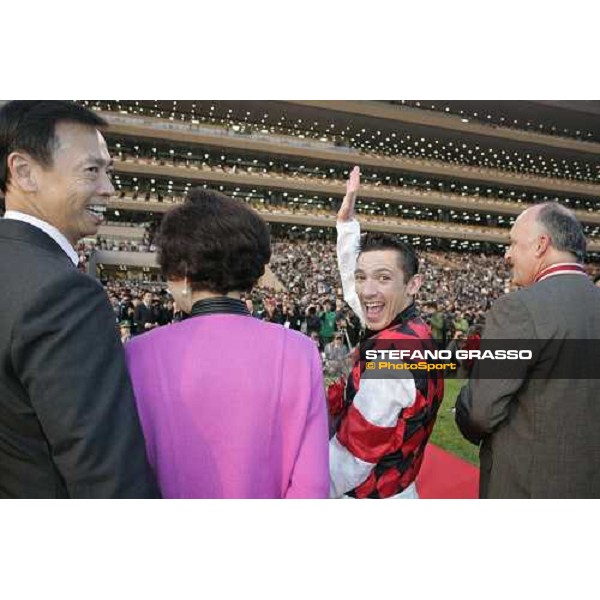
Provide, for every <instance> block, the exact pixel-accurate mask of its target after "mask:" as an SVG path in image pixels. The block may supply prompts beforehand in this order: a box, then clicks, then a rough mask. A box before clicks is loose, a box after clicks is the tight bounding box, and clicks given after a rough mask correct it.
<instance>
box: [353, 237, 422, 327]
mask: <svg viewBox="0 0 600 600" xmlns="http://www.w3.org/2000/svg"><path fill="white" fill-rule="evenodd" d="M354 278H355V281H356V292H357V294H358V298H359V300H360V303H361V307H362V310H363V313H364V315H365V321H366V324H367V327H368V328H369V329H372V330H374V331H380V330H382V329H385V328H386V327H387V326H388V325H389V324H390V323H391V322H392V321H393V320H394V318H395V317H396V315H397V314H398V313H400V312H402V311H403V310H404V309H405V308H406V307H407V306H409V305H410V304H411V303H412V302H413V299H414V295H415V294H416V293H417V291H418V290H419V288H420V287H421V283H422V279H421V276H420V275H414V276H413V277H410V278H408V281H407V277H406V275H405V273H404V270H403V268H402V266H401V255H400V253H399V251H398V250H391V249H386V250H368V251H364V252H362V253H361V255H360V256H359V258H358V263H357V267H356V271H355V273H354Z"/></svg>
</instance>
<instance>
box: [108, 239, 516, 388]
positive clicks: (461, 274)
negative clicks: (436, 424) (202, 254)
mask: <svg viewBox="0 0 600 600" xmlns="http://www.w3.org/2000/svg"><path fill="white" fill-rule="evenodd" d="M272 251H273V252H272V257H271V263H270V268H271V270H272V273H273V274H274V275H275V277H276V279H277V283H278V284H280V285H277V287H275V286H273V282H272V281H268V282H267V283H268V284H270V285H271V286H272V287H271V286H269V285H267V284H266V283H265V282H264V280H263V281H261V283H262V284H263V285H261V286H257V287H255V288H254V289H253V290H252V292H251V293H249V294H247V295H246V297H245V298H244V300H245V301H246V302H247V304H248V307H249V309H250V311H251V313H252V315H253V316H254V317H256V318H259V319H263V320H265V321H270V322H274V323H279V324H281V325H283V326H285V327H289V328H291V329H295V330H298V331H300V332H302V333H304V334H306V335H308V336H310V337H311V338H312V339H313V340H314V341H315V343H316V344H317V345H318V346H319V349H320V351H321V354H322V357H323V361H324V368H325V372H326V373H327V374H328V375H330V376H331V377H334V376H336V375H338V374H339V373H343V372H344V369H345V368H346V367H347V365H348V363H347V361H346V356H347V354H348V351H349V348H351V347H353V346H354V345H355V344H356V343H357V342H358V340H359V336H360V323H359V321H358V319H357V318H356V317H355V316H354V315H353V313H352V312H351V311H350V309H349V308H348V306H347V305H346V304H345V303H344V302H343V294H342V289H341V282H340V279H339V274H338V268H337V261H336V252H335V243H334V242H333V241H331V240H318V239H311V240H306V239H297V240H291V239H275V240H273V242H272ZM420 261H421V265H420V271H421V272H422V273H423V274H424V276H425V284H424V285H423V287H422V288H421V290H420V292H419V296H418V298H417V301H418V304H419V307H420V310H421V312H422V314H423V315H424V316H425V318H426V320H427V321H428V322H429V323H430V324H431V326H432V330H433V333H434V336H435V337H436V338H437V339H438V342H439V343H440V345H443V346H444V347H446V346H447V345H448V344H449V343H450V342H451V341H452V340H453V339H454V338H455V334H456V332H457V331H459V332H462V333H464V335H465V336H466V335H467V334H468V332H469V330H470V328H471V327H472V326H477V325H480V324H481V323H482V322H483V318H484V313H485V311H486V310H487V309H488V308H489V307H490V305H491V303H492V302H493V301H494V300H495V299H496V298H498V297H499V296H500V295H502V294H503V293H505V291H506V290H507V286H508V280H509V272H508V270H507V267H506V266H505V265H504V262H503V261H502V259H501V258H500V257H499V256H485V255H483V254H475V253H460V252H431V251H426V252H422V253H421V259H420ZM104 283H105V288H106V291H107V294H108V296H109V299H110V302H111V305H112V306H113V310H114V313H115V324H116V325H118V326H119V327H120V329H121V336H122V339H123V341H124V342H126V341H127V340H128V339H130V337H131V336H134V335H139V334H142V333H144V332H146V331H148V330H150V329H153V328H155V327H158V326H161V325H166V324H169V323H172V322H173V321H178V320H181V319H183V318H185V316H184V315H183V314H182V313H180V312H178V311H177V307H176V306H174V303H173V300H172V298H171V296H170V294H169V292H168V290H167V288H166V286H165V285H164V284H153V283H147V284H143V283H139V282H135V281H107V282H104Z"/></svg>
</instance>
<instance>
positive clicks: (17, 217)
mask: <svg viewBox="0 0 600 600" xmlns="http://www.w3.org/2000/svg"><path fill="white" fill-rule="evenodd" d="M4 218H5V219H12V220H13V221H23V222H24V223H29V224H30V225H33V226H34V227H37V228H38V229H41V230H42V231H43V232H44V233H45V234H46V235H49V236H50V237H51V238H52V239H53V240H54V241H55V242H56V243H57V244H58V245H59V246H60V247H61V248H62V249H63V250H64V252H65V254H66V255H67V256H68V257H69V258H70V259H71V262H72V263H73V264H74V265H75V266H77V265H78V264H79V256H78V255H77V252H75V250H74V249H73V246H71V244H70V243H69V240H68V239H67V238H66V237H65V236H64V235H63V234H62V233H61V232H60V231H59V230H58V229H56V227H54V225H50V223H46V221H42V220H41V219H38V218H37V217H32V216H31V215H27V214H25V213H22V212H19V211H18V210H7V211H6V213H4Z"/></svg>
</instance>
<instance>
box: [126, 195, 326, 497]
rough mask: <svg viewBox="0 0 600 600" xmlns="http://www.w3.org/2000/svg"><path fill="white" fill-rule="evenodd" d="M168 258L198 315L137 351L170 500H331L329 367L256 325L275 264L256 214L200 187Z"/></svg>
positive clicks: (147, 425) (164, 257)
mask: <svg viewBox="0 0 600 600" xmlns="http://www.w3.org/2000/svg"><path fill="white" fill-rule="evenodd" d="M157 245H158V252H159V254H158V260H159V263H160V265H161V268H162V271H163V273H164V275H165V277H166V278H167V281H168V283H169V287H170V290H171V293H172V294H173V296H174V298H175V301H176V303H177V306H178V307H180V308H181V309H182V310H183V311H184V312H186V313H188V314H189V315H190V318H187V319H186V320H184V321H182V322H180V323H176V324H173V325H169V326H167V327H161V328H158V329H155V330H153V331H151V332H149V333H147V334H145V335H143V336H140V337H139V338H137V339H135V340H133V341H132V342H130V343H129V344H128V345H127V346H126V351H127V358H128V363H129V368H130V373H131V378H132V381H133V385H134V390H135V395H136V402H137V406H138V411H139V414H140V420H141V423H142V428H143V431H144V437H145V439H146V446H147V450H148V456H149V459H150V462H151V464H152V466H153V468H154V470H155V472H156V475H157V477H158V481H159V485H160V488H161V491H162V495H163V497H165V498H327V497H328V493H329V474H328V426H327V416H326V404H325V396H324V390H323V380H322V372H321V362H320V359H319V354H318V352H317V350H316V348H315V347H314V345H313V344H312V342H311V341H310V340H309V339H308V338H307V337H305V336H303V335H301V334H299V333H297V332H295V331H290V330H289V329H286V328H284V327H282V326H280V325H276V324H274V323H265V322H263V321H260V320H259V319H254V318H252V317H251V315H250V313H249V311H248V308H247V306H246V304H245V303H244V302H243V301H242V300H241V296H242V294H246V293H248V292H250V290H251V289H252V287H253V286H254V285H255V284H256V282H257V281H258V279H259V278H260V277H261V276H262V275H263V273H264V271H265V265H266V264H267V263H268V262H269V259H270V256H271V248H270V236H269V230H268V228H267V225H266V223H265V222H264V221H263V220H262V219H261V218H260V216H259V215H258V214H257V213H255V212H254V211H252V210H251V209H250V208H248V207H247V206H245V205H244V204H242V203H241V202H239V201H237V200H233V199H231V198H228V197H227V196H224V195H223V194H219V193H217V192H211V191H206V190H203V189H200V188H196V189H194V190H192V191H191V193H190V197H189V199H188V200H187V202H186V203H185V204H183V205H182V206H179V207H177V208H175V209H174V210H172V211H170V212H168V213H167V214H166V215H165V217H164V219H163V222H162V225H161V229H160V232H159V234H158V238H157Z"/></svg>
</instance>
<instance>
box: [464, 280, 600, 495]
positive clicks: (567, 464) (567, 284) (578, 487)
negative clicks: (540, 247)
mask: <svg viewBox="0 0 600 600" xmlns="http://www.w3.org/2000/svg"><path fill="white" fill-rule="evenodd" d="M486 339H505V340H509V339H512V340H535V343H536V344H538V351H537V352H536V354H535V355H534V357H533V359H532V361H531V364H528V365H525V364H524V365H523V367H522V369H521V371H520V372H519V373H516V374H515V373H511V375H518V376H517V377H514V378H512V379H480V380H476V379H474V378H471V380H470V381H469V383H468V385H467V386H465V387H464V388H463V389H462V390H461V393H460V395H459V398H458V401H457V404H456V422H457V424H458V426H459V428H460V430H461V431H462V433H463V435H465V437H467V439H470V440H471V441H473V442H475V443H478V442H479V441H480V440H481V448H480V461H481V470H480V495H481V497H483V498H600V379H572V378H571V379H568V378H562V379H555V378H552V377H547V375H548V374H551V373H552V372H557V369H558V368H560V367H561V366H564V364H565V362H566V363H568V362H569V361H577V358H578V357H577V356H575V355H574V354H573V346H572V345H571V346H569V344H574V342H573V341H572V340H590V339H600V289H598V288H596V287H594V285H593V284H592V282H591V281H590V280H589V279H588V278H587V277H584V276H582V275H557V276H554V277H549V278H548V279H545V280H543V281H540V282H538V283H536V284H534V285H532V286H530V287H527V288H523V289H521V290H519V291H517V292H513V293H510V294H507V295H506V296H503V297H501V298H500V299H499V300H497V301H496V302H495V304H494V306H493V307H492V309H491V311H490V312H489V313H488V315H487V318H486V327H485V331H484V335H483V340H486ZM482 344H483V341H482ZM577 347H579V346H577ZM597 359H598V361H599V362H598V364H599V365H600V356H598V357H597ZM599 368H600V367H599ZM475 369H476V370H477V367H476V368H475ZM476 370H475V371H474V373H473V375H475V374H476V372H477V371H476ZM566 372H568V370H567V371H566ZM540 375H541V376H542V377H538V376H540Z"/></svg>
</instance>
